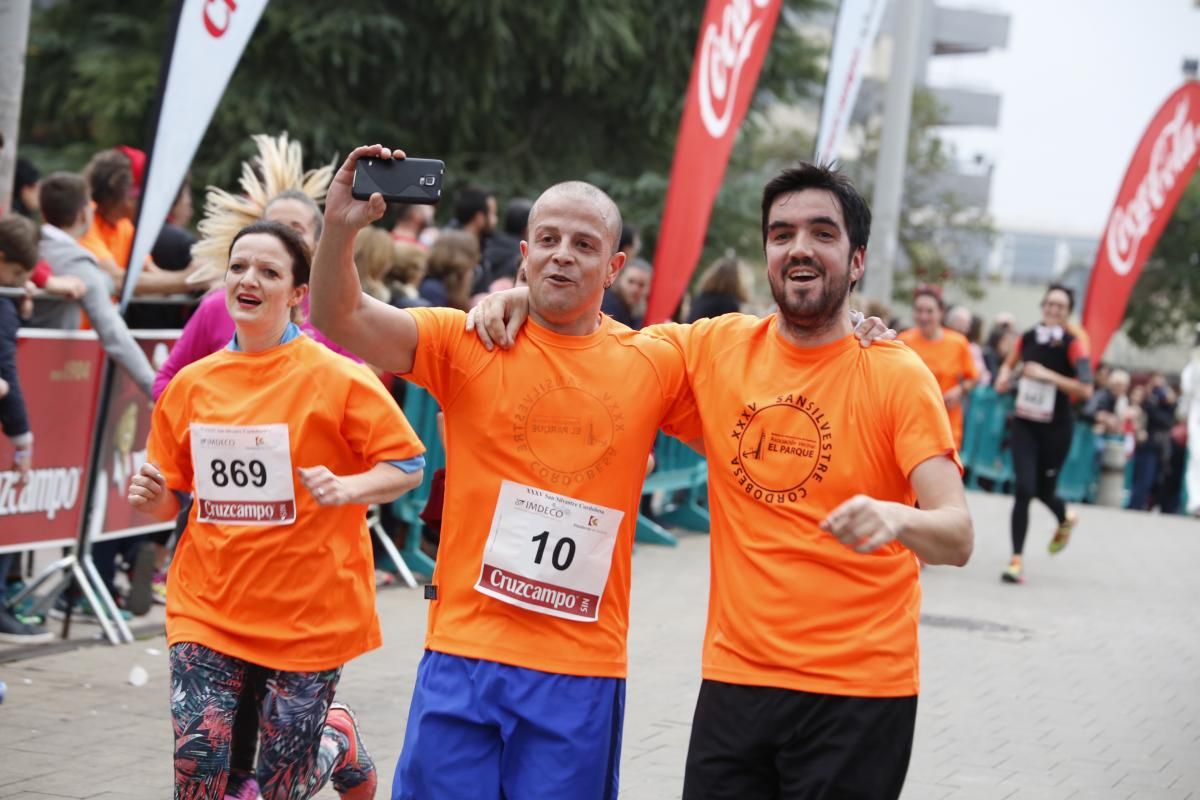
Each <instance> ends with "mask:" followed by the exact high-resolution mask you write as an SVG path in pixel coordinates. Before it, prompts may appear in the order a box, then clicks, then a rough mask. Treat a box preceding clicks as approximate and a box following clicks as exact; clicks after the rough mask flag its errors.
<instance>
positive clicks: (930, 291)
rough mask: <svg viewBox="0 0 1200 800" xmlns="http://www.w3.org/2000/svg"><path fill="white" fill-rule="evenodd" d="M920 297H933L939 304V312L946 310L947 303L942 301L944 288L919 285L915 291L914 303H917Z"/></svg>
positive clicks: (925, 284)
mask: <svg viewBox="0 0 1200 800" xmlns="http://www.w3.org/2000/svg"><path fill="white" fill-rule="evenodd" d="M918 297H932V298H933V301H934V302H935V303H937V307H938V311H945V310H946V301H945V300H943V299H942V287H940V286H935V285H933V284H932V283H918V284H917V287H916V288H915V289H913V303H916V302H917V298H918Z"/></svg>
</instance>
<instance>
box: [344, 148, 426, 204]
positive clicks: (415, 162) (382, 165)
mask: <svg viewBox="0 0 1200 800" xmlns="http://www.w3.org/2000/svg"><path fill="white" fill-rule="evenodd" d="M445 177H446V164H445V162H442V161H439V160H437V159H433V158H404V159H382V158H360V159H359V160H358V161H357V163H356V164H355V165H354V184H353V186H351V188H350V194H351V196H353V197H354V199H355V200H368V199H370V197H371V195H372V194H374V193H375V192H379V193H380V194H381V195H383V199H384V200H386V201H387V202H389V203H421V204H424V205H433V204H435V203H437V201H438V200H440V199H441V198H442V182H443V180H444V179H445Z"/></svg>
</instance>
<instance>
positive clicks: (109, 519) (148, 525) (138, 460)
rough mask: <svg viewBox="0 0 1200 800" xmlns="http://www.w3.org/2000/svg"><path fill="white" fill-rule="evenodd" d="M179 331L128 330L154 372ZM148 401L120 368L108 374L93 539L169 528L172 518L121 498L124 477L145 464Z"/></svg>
mask: <svg viewBox="0 0 1200 800" xmlns="http://www.w3.org/2000/svg"><path fill="white" fill-rule="evenodd" d="M179 334H180V331H133V336H134V338H135V339H137V341H138V344H140V345H141V346H142V350H143V351H144V352H145V353H146V357H147V358H149V359H150V363H151V364H153V365H154V369H155V370H156V371H157V370H158V369H159V368H161V367H162V365H163V363H164V362H166V360H167V356H168V355H169V354H170V352H171V348H172V347H173V346H174V344H175V341H176V340H177V339H179ZM153 408H154V404H153V403H152V402H151V400H150V398H149V397H147V396H146V395H145V394H143V392H142V390H141V389H139V388H138V385H137V384H136V383H134V382H133V379H132V378H130V377H129V373H127V372H126V371H125V370H123V369H118V370H117V371H116V373H115V374H114V376H113V382H112V395H110V398H109V402H108V418H107V419H106V420H105V421H104V439H103V441H102V442H101V444H100V464H99V471H98V472H97V476H96V479H97V481H99V483H100V486H99V488H100V491H99V492H97V493H96V499H97V501H98V502H99V501H100V499H101V498H103V501H104V524H103V525H102V526H101V529H100V531H99V533H98V534H97V535H95V536H94V538H93V541H96V540H100V539H116V538H120V537H122V536H133V535H136V534H140V533H147V532H150V531H156V530H165V529H170V528H172V527H174V523H173V522H168V523H164V522H163V521H162V520H159V519H156V518H154V517H151V516H148V515H146V514H143V513H141V512H138V511H134V510H133V507H132V506H130V505H129V502H128V501H127V500H126V495H127V494H128V489H129V479H130V478H132V477H133V475H134V473H136V472H137V471H138V470H139V469H141V468H142V464H144V463H146V441H147V440H148V439H149V438H150V415H151V412H152V411H153Z"/></svg>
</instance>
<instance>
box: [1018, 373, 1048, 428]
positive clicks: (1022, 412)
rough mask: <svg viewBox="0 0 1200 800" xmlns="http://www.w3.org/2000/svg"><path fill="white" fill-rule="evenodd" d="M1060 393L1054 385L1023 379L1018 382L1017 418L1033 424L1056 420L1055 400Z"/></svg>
mask: <svg viewBox="0 0 1200 800" xmlns="http://www.w3.org/2000/svg"><path fill="white" fill-rule="evenodd" d="M1057 393H1058V389H1056V388H1055V386H1054V384H1053V383H1050V382H1049V381H1035V380H1034V379H1033V378H1025V377H1022V378H1021V379H1020V380H1018V381H1017V408H1016V412H1017V416H1018V417H1020V418H1021V419H1027V420H1030V421H1031V422H1049V421H1050V420H1052V419H1054V400H1055V397H1056V395H1057Z"/></svg>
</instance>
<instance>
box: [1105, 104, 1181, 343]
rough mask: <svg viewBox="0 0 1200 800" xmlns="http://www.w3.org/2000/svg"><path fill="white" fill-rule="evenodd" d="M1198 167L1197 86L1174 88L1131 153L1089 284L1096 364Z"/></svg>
mask: <svg viewBox="0 0 1200 800" xmlns="http://www.w3.org/2000/svg"><path fill="white" fill-rule="evenodd" d="M1197 163H1200V81H1188V82H1187V83H1185V84H1184V85H1183V86H1181V87H1179V89H1178V90H1176V91H1175V93H1174V94H1172V95H1171V96H1170V97H1169V98H1167V102H1165V103H1164V104H1163V106H1162V108H1160V109H1159V110H1158V113H1157V114H1155V115H1154V119H1153V120H1151V122H1150V127H1149V128H1147V129H1146V133H1145V134H1144V135H1143V136H1142V141H1141V143H1140V144H1139V145H1138V147H1137V150H1135V151H1134V153H1133V161H1132V162H1131V163H1130V164H1129V170H1128V171H1127V172H1126V173H1125V180H1124V182H1122V183H1121V191H1120V192H1119V193H1118V194H1117V202H1116V204H1115V205H1114V206H1113V210H1112V214H1111V215H1110V216H1109V218H1108V226H1107V227H1106V228H1105V229H1104V238H1103V239H1102V240H1101V242H1100V249H1099V251H1098V252H1097V253H1096V263H1095V265H1094V266H1093V267H1092V277H1091V280H1090V281H1089V283H1088V292H1087V302H1086V304H1085V305H1084V309H1083V326H1084V328H1086V329H1087V333H1088V337H1089V338H1090V339H1091V345H1092V357H1093V358H1094V359H1097V360H1098V359H1100V358H1101V357H1102V356H1103V355H1104V349H1105V348H1106V347H1108V341H1109V339H1111V338H1112V335H1113V333H1114V332H1115V331H1116V330H1117V328H1119V327H1120V326H1121V321H1122V320H1123V319H1124V318H1125V306H1126V305H1127V304H1128V303H1129V293H1130V292H1131V291H1132V290H1133V285H1134V284H1135V283H1137V279H1138V275H1140V274H1141V272H1142V266H1143V265H1144V264H1145V263H1146V259H1147V258H1149V257H1150V254H1151V253H1152V252H1153V251H1154V245H1155V243H1156V242H1158V237H1159V236H1160V235H1161V234H1162V232H1163V228H1165V227H1166V225H1167V220H1169V219H1170V217H1171V212H1172V211H1173V210H1174V209H1175V206H1176V205H1177V204H1178V203H1179V198H1180V197H1182V196H1183V191H1184V189H1186V188H1187V185H1188V181H1189V180H1190V179H1191V177H1192V173H1193V172H1195V171H1196V165H1197Z"/></svg>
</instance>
